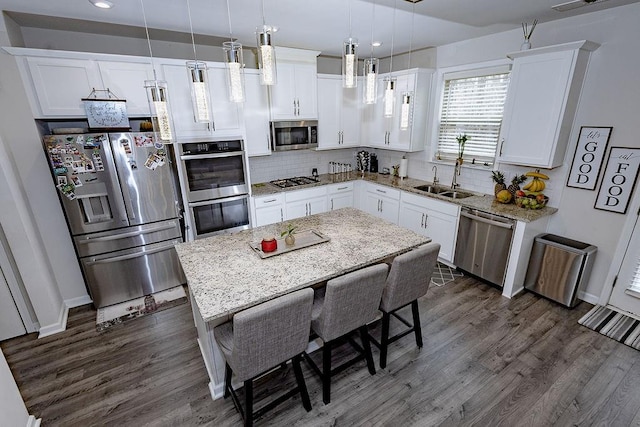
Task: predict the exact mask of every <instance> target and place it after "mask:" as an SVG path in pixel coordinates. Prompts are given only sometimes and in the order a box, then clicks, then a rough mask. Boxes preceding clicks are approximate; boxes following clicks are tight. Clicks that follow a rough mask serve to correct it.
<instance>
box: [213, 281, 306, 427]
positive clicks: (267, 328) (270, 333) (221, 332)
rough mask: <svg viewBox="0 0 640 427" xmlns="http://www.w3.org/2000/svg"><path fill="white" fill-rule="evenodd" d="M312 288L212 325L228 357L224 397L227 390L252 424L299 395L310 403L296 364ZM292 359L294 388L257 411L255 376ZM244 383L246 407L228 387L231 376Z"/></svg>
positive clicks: (221, 348) (301, 344) (300, 372)
mask: <svg viewBox="0 0 640 427" xmlns="http://www.w3.org/2000/svg"><path fill="white" fill-rule="evenodd" d="M312 304H313V290H312V289H303V290H300V291H296V292H293V293H290V294H288V295H284V296H282V297H279V298H276V299H274V300H271V301H267V302H265V303H262V304H260V305H257V306H255V307H251V308H249V309H247V310H244V311H241V312H239V313H237V314H236V315H234V316H233V323H232V322H227V323H225V324H223V325H220V326H218V327H216V328H215V329H214V336H215V338H216V341H217V342H218V345H219V346H220V350H221V351H222V354H223V355H224V359H225V361H226V366H225V381H224V397H225V398H226V397H228V396H229V394H230V393H231V395H232V398H233V402H234V404H235V405H236V408H237V409H238V412H240V415H242V417H243V418H244V425H245V426H250V425H253V420H254V418H258V417H259V416H261V415H262V414H263V413H264V412H266V411H268V410H269V409H272V408H273V407H275V406H276V405H278V404H280V403H282V402H284V401H285V400H286V399H289V398H290V397H292V396H293V395H295V394H297V393H300V397H301V398H302V404H303V405H304V408H305V409H306V410H307V411H310V410H311V402H310V401H309V394H308V392H307V386H306V384H305V382H304V376H303V375H302V370H301V368H300V359H301V356H302V353H303V352H304V350H305V349H306V348H307V345H308V343H309V331H310V324H311V308H312ZM289 359H291V364H292V366H293V371H294V372H295V376H296V380H297V387H296V388H294V389H293V390H291V391H289V392H287V393H285V394H284V395H282V396H280V397H279V398H277V399H275V400H274V401H273V402H271V403H269V404H267V405H265V406H264V407H263V408H260V409H259V410H257V411H254V410H253V380H254V379H256V378H258V377H260V376H262V375H263V374H264V373H266V372H268V371H269V370H271V369H272V368H274V367H277V366H278V365H281V364H283V363H285V362H287V361H288V360H289ZM232 373H233V374H235V375H236V378H237V380H238V381H241V382H243V383H244V390H245V405H244V406H245V409H244V411H243V409H242V405H241V404H240V401H239V399H238V396H237V395H236V393H235V391H234V390H233V387H232V385H231V375H232Z"/></svg>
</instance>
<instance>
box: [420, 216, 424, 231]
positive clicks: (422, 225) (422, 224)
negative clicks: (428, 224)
mask: <svg viewBox="0 0 640 427" xmlns="http://www.w3.org/2000/svg"><path fill="white" fill-rule="evenodd" d="M420 228H424V214H422V222H421V223H420Z"/></svg>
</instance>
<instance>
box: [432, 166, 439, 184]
mask: <svg viewBox="0 0 640 427" xmlns="http://www.w3.org/2000/svg"><path fill="white" fill-rule="evenodd" d="M431 170H432V171H433V185H434V187H435V186H436V185H438V166H436V165H434V166H433V167H432V168H431Z"/></svg>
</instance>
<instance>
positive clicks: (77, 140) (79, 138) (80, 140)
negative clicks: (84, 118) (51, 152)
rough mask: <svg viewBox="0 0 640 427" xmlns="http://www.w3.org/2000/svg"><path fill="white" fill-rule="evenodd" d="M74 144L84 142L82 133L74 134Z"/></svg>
mask: <svg viewBox="0 0 640 427" xmlns="http://www.w3.org/2000/svg"><path fill="white" fill-rule="evenodd" d="M76 144H84V135H78V136H76Z"/></svg>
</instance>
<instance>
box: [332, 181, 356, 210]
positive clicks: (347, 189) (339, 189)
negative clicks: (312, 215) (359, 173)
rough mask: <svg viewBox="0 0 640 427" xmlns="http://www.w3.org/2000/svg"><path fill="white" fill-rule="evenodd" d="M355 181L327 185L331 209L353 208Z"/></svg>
mask: <svg viewBox="0 0 640 427" xmlns="http://www.w3.org/2000/svg"><path fill="white" fill-rule="evenodd" d="M353 193H354V190H353V181H350V182H343V183H340V184H331V185H328V186H327V194H328V195H329V198H328V203H329V206H328V208H329V210H330V211H333V210H336V209H341V208H351V207H353V206H354V197H353Z"/></svg>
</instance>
